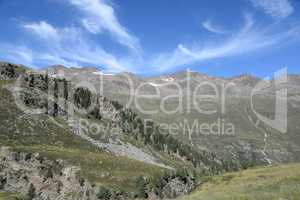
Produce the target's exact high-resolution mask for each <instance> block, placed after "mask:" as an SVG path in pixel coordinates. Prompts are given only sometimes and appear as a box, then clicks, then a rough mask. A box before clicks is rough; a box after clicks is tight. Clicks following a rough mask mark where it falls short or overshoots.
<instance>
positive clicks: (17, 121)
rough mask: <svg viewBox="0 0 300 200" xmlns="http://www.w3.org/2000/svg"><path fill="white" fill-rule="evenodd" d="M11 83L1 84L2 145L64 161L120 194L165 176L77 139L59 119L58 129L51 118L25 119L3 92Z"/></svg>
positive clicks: (39, 116)
mask: <svg viewBox="0 0 300 200" xmlns="http://www.w3.org/2000/svg"><path fill="white" fill-rule="evenodd" d="M8 83H12V82H10V81H0V145H5V146H11V147H13V148H14V149H15V150H18V151H28V152H39V153H41V154H42V155H44V156H46V157H49V158H53V159H64V160H66V161H68V162H69V163H70V164H73V165H75V166H79V167H80V168H81V171H80V172H79V175H80V176H82V177H84V178H87V179H88V180H90V181H91V182H93V183H95V184H97V185H104V186H107V187H111V188H114V189H117V190H124V191H134V190H135V182H136V179H137V177H138V176H141V175H142V176H146V177H148V178H152V179H155V178H156V177H158V176H159V175H162V174H164V171H163V170H162V169H161V168H159V167H156V166H153V165H149V164H145V163H143V162H139V161H135V160H132V159H128V158H126V157H115V156H112V155H110V154H108V153H105V152H103V151H101V150H99V149H96V148H95V147H94V146H92V145H91V144H89V143H88V142H86V141H85V140H82V139H81V138H80V137H78V136H76V135H74V134H73V133H72V131H71V130H70V129H69V128H68V126H67V125H66V124H64V121H63V120H60V119H58V120H60V125H62V126H58V125H56V124H55V123H53V121H52V120H51V119H50V118H49V117H48V116H47V115H37V116H28V115H23V113H22V112H21V111H20V110H19V109H18V108H17V106H16V105H15V103H14V99H13V97H12V95H11V93H10V92H9V91H8V90H6V89H4V88H3V86H7V84H8ZM3 195H4V194H3ZM0 199H1V194H0Z"/></svg>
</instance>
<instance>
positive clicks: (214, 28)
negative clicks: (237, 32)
mask: <svg viewBox="0 0 300 200" xmlns="http://www.w3.org/2000/svg"><path fill="white" fill-rule="evenodd" d="M202 26H203V28H205V29H206V30H208V31H210V32H212V33H217V34H224V33H225V31H224V30H223V29H222V28H220V27H218V26H217V25H214V24H212V22H211V21H210V20H206V21H204V22H202Z"/></svg>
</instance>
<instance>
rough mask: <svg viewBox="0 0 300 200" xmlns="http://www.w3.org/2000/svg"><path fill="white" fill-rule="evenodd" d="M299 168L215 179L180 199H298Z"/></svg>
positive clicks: (285, 167) (266, 169)
mask: <svg viewBox="0 0 300 200" xmlns="http://www.w3.org/2000/svg"><path fill="white" fill-rule="evenodd" d="M299 169H300V164H290V165H282V166H273V167H263V168H255V169H249V170H245V171H241V172H236V173H229V174H225V175H221V176H217V177H214V178H212V179H211V180H209V181H207V182H205V183H204V184H202V185H201V186H200V188H199V189H198V190H197V191H195V192H193V193H192V194H190V195H189V196H186V197H184V198H182V199H181V200H275V199H276V200H281V199H288V200H298V199H299V198H300V170H299Z"/></svg>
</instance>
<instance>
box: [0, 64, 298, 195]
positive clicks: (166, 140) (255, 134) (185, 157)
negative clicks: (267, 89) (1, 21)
mask: <svg viewBox="0 0 300 200" xmlns="http://www.w3.org/2000/svg"><path fill="white" fill-rule="evenodd" d="M1 69H2V72H3V73H2V74H3V76H2V77H1V78H2V79H3V80H1V81H0V122H1V123H0V144H1V146H10V147H12V148H13V150H15V151H18V152H32V153H35V152H39V153H40V154H41V155H43V156H45V157H47V158H49V159H53V160H57V159H63V160H65V161H67V162H68V163H70V164H72V165H74V166H79V167H80V169H81V170H80V171H79V172H78V173H77V176H78V178H79V180H80V181H81V182H82V184H83V185H84V181H85V180H88V181H90V182H91V183H93V184H95V186H97V187H99V188H100V189H99V193H97V198H98V199H104V200H109V199H110V198H112V196H115V195H116V193H117V194H120V195H124V196H130V197H131V198H148V197H150V196H151V195H153V194H154V195H155V196H156V197H160V198H175V197H177V196H178V195H182V194H184V193H186V192H189V191H191V190H192V189H194V188H195V187H196V186H197V185H198V184H199V183H201V182H202V181H203V180H205V179H209V180H212V181H213V180H219V177H220V176H217V178H211V177H213V176H215V175H220V174H223V173H226V172H232V171H237V170H241V169H247V168H249V167H253V166H256V165H261V164H266V163H267V162H268V161H269V160H271V161H272V162H285V161H297V160H299V154H298V153H299V141H300V140H299V139H300V138H299V136H298V135H297V134H296V133H298V131H299V128H298V126H295V124H297V120H299V118H298V117H299V115H298V114H299V113H298V112H297V111H298V109H299V107H298V106H297V104H295V102H294V101H291V102H289V105H288V106H289V107H288V108H289V112H291V111H292V114H290V113H289V115H288V116H289V126H288V133H287V134H281V133H279V132H277V131H274V130H272V129H271V128H268V127H267V126H265V125H264V124H259V126H255V124H254V123H253V121H255V115H254V114H253V113H252V111H251V109H250V107H249V99H248V97H246V96H245V95H240V96H238V97H234V96H229V97H228V98H229V99H228V100H227V102H228V107H226V109H227V112H226V115H224V116H223V115H221V114H220V113H217V114H215V115H213V116H210V117H207V116H201V115H198V114H197V113H196V111H195V110H192V112H191V113H190V114H188V115H183V116H182V115H176V114H175V115H164V114H163V113H160V112H159V113H158V114H155V115H152V116H145V115H142V114H141V113H139V114H137V113H138V112H137V110H136V108H134V107H132V108H125V107H123V105H122V104H121V103H122V102H123V101H122V99H123V97H124V96H125V98H126V95H124V94H122V93H113V90H110V91H109V92H110V93H111V94H113V95H112V96H113V97H111V96H110V97H109V98H108V97H106V96H100V95H98V94H93V93H92V92H91V91H89V90H87V89H86V88H84V87H79V88H76V89H74V90H71V91H72V92H71V93H70V92H69V91H70V90H69V89H70V87H73V83H74V82H72V81H70V80H68V79H66V78H63V79H58V78H54V77H49V76H48V75H42V74H39V73H33V72H31V73H25V71H26V70H28V69H26V68H23V67H22V70H21V69H19V66H15V65H10V64H5V65H4V67H3V68H1ZM22 73H23V74H24V75H25V76H24V77H23V78H22V79H21V86H22V88H23V89H26V90H22V92H21V93H20V94H21V100H22V102H23V103H24V104H25V105H26V106H28V107H31V108H34V109H41V111H42V112H41V113H40V114H25V113H24V112H23V111H21V110H20V109H19V108H18V107H17V106H16V104H15V99H14V97H13V95H12V93H11V91H12V89H11V87H12V85H13V84H14V83H15V78H17V77H18V76H19V75H20V74H22ZM117 78H118V77H117ZM197 78H199V77H197ZM250 80H251V81H250V85H251V84H254V83H255V82H256V81H257V80H253V79H250ZM135 81H140V80H137V79H136V80H135ZM244 82H245V80H244V79H243V80H242V84H245V83H244ZM253 82H254V83H253ZM75 83H76V82H75ZM111 83H114V84H117V85H119V86H120V87H124V85H125V84H123V82H122V80H118V81H116V80H114V81H112V82H111ZM246 83H247V84H248V83H249V81H248V80H246ZM239 84H240V83H239ZM125 86H126V85H125ZM240 87H242V86H240ZM243 87H244V86H243ZM243 87H242V90H243V89H244V88H243ZM247 87H250V86H248V85H247ZM48 91H51V92H53V98H52V99H49V98H47V96H46V95H47V94H48ZM166 91H168V92H170V91H171V89H170V88H168V90H166ZM245 91H246V89H245ZM296 93H297V90H296ZM45 94H46V95H45ZM123 95H124V96H123ZM290 95H291V96H295V93H292V94H290ZM108 96H109V95H108ZM111 99H113V100H111ZM271 99H272V96H270V97H268V96H267V97H263V98H261V99H260V101H259V104H257V106H258V108H257V109H259V110H260V111H262V112H263V113H264V114H265V115H267V116H272V113H271V112H269V111H268V110H269V109H270V110H271V108H272V106H273V105H272V104H271V103H269V102H271ZM68 101H72V102H74V105H75V106H76V107H77V109H75V117H77V118H81V119H84V120H85V121H86V122H87V123H88V124H92V123H94V124H97V125H103V126H108V127H110V129H112V127H118V129H117V130H118V131H117V134H116V135H110V134H107V135H106V137H105V138H103V137H102V135H101V134H106V132H105V131H104V132H101V134H100V135H95V134H93V133H92V131H91V130H90V129H88V130H84V133H85V134H86V135H87V136H89V137H90V138H92V139H93V140H95V141H98V142H101V143H104V144H110V143H111V140H112V141H113V142H112V143H113V144H114V143H117V144H121V143H130V144H132V145H134V146H136V147H138V148H139V149H141V150H143V151H144V152H146V154H147V155H151V156H153V157H154V158H155V159H156V161H157V162H158V163H159V164H163V165H165V166H167V167H169V168H164V167H161V166H159V165H155V164H151V163H147V162H141V161H138V160H136V159H131V158H129V156H116V155H114V154H113V153H111V152H110V153H108V151H107V149H105V148H99V147H98V146H97V145H94V144H92V143H91V142H89V141H87V140H86V139H84V138H82V137H81V136H79V135H78V134H75V133H76V130H74V126H73V125H70V124H69V123H68V121H67V120H68V119H69V115H68V112H67V111H66V110H68V109H69V107H68V106H69V105H68V104H67V102H68ZM173 103H174V102H173ZM173 103H172V102H171V103H170V104H169V105H170V106H174V105H175V103H174V104H173ZM91 105H96V106H95V107H93V109H88V112H84V113H82V112H77V111H79V110H82V109H87V108H89V107H90V106H91ZM143 105H144V106H147V108H149V107H153V108H155V107H156V106H157V105H159V103H158V102H155V101H154V103H153V102H152V103H150V102H147V101H145V102H143ZM205 106H208V107H209V106H211V105H210V104H206V105H205ZM291 106H294V108H293V109H291ZM266 108H267V109H266ZM104 111H106V112H104ZM218 116H222V117H224V119H226V120H230V121H231V122H233V123H234V124H235V125H236V133H237V135H235V136H223V137H219V136H210V135H207V136H203V135H197V134H193V136H192V139H193V143H194V146H192V145H190V142H191V141H189V140H187V138H188V137H187V134H178V135H176V136H174V135H172V134H170V133H168V132H166V131H165V130H164V129H161V127H160V126H159V123H161V122H176V121H180V120H182V119H183V118H184V117H186V118H187V119H189V120H193V119H197V120H200V121H203V122H214V119H215V117H218ZM144 117H150V118H153V119H154V121H144V119H143V118H144ZM250 118H251V119H252V120H253V121H251V120H250ZM180 131H182V130H179V132H180ZM265 133H267V134H265ZM171 168H173V169H171ZM266 173H267V172H266ZM207 177H209V178H207ZM234 177H235V174H233V175H231V174H229V175H224V176H221V178H220V179H221V180H222V181H224V182H226V183H231V182H230V181H231V180H233V179H234ZM295 180H296V181H297V180H298V179H295ZM207 183H209V182H205V184H207ZM294 183H295V182H291V183H290V182H283V185H284V184H287V187H290V186H291V185H293V184H294ZM202 186H203V185H202ZM178 187H179V188H180V189H178ZM270 187H273V186H270ZM274 187H275V186H274ZM174 188H175V189H174ZM176 189H177V190H176ZM262 190H263V191H265V190H267V191H268V190H269V189H268V188H263V189H262ZM182 191H184V192H182ZM35 192H36V191H34V188H32V189H30V190H29V192H28V194H27V195H29V196H34V195H35ZM6 194H7V193H6ZM3 195H4V193H3ZM7 195H10V194H7ZM284 197H285V196H284ZM192 198H196V197H194V196H192ZM234 198H235V199H240V198H241V199H242V197H234ZM234 198H233V199H234ZM243 198H244V197H243ZM268 198H269V197H268ZM244 199H247V197H245V198H244Z"/></svg>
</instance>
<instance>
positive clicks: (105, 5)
mask: <svg viewBox="0 0 300 200" xmlns="http://www.w3.org/2000/svg"><path fill="white" fill-rule="evenodd" d="M299 6H300V1H299V0H226V1H220V0H151V1H148V0H0V26H1V32H0V60H3V61H9V62H14V63H18V64H24V65H27V66H30V67H34V68H44V67H47V66H50V65H56V64H61V65H65V66H68V67H71V66H73V67H84V66H89V67H90V66H93V67H98V68H99V69H101V70H103V71H105V72H113V73H117V72H121V71H128V72H132V73H135V74H139V75H142V76H152V75H160V74H169V73H175V72H178V71H183V70H186V69H190V70H193V71H199V72H202V73H207V74H210V75H214V76H222V77H231V76H235V75H239V74H245V73H247V74H252V75H256V76H259V77H265V76H270V75H272V74H273V73H274V72H275V71H277V70H279V69H281V68H284V67H286V68H287V69H288V72H289V73H293V74H295V73H300V66H299V61H300V53H299V52H300V12H298V10H299Z"/></svg>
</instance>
